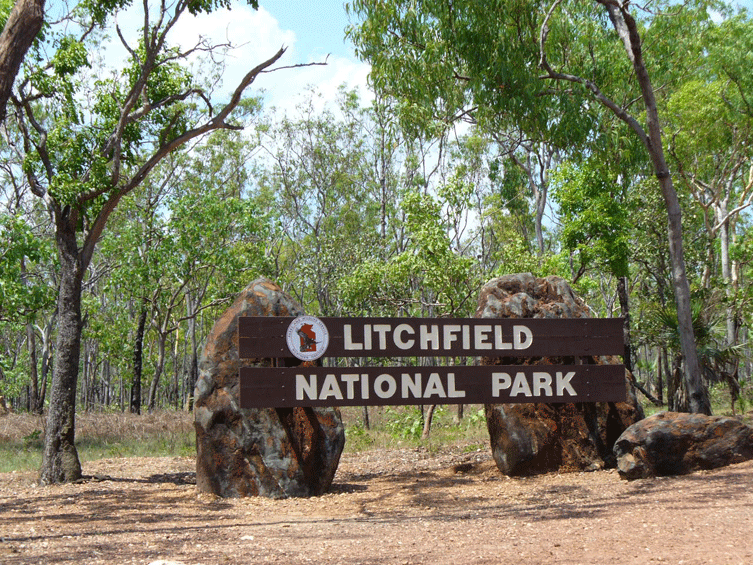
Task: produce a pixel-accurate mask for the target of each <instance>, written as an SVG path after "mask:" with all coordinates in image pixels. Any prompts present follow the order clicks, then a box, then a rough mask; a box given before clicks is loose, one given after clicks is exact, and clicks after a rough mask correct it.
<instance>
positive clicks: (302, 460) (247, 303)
mask: <svg viewBox="0 0 753 565" xmlns="http://www.w3.org/2000/svg"><path fill="white" fill-rule="evenodd" d="M302 313H303V312H302V309H301V307H300V306H299V305H298V304H297V303H296V302H295V301H294V300H293V299H292V298H291V297H290V296H289V295H287V294H286V293H284V292H282V290H281V289H280V288H279V287H278V286H277V285H276V284H274V283H273V282H271V281H269V280H267V279H263V278H262V279H257V280H255V281H254V282H252V283H251V284H250V285H249V286H248V287H246V288H245V289H244V290H243V291H242V292H241V293H240V295H239V296H238V298H237V299H236V300H235V302H234V303H233V305H232V306H231V307H230V308H229V309H228V310H227V311H226V312H225V313H224V314H223V315H222V317H221V318H220V319H219V320H218V321H217V322H216V323H215V325H214V328H212V331H211V333H210V334H209V337H208V338H207V343H206V347H205V348H204V352H203V354H202V356H201V359H200V361H199V378H198V381H197V383H196V390H195V393H194V394H195V401H194V427H195V428H196V486H197V487H198V488H199V490H201V491H204V492H208V493H213V494H216V495H218V496H222V497H240V496H257V495H258V496H267V497H270V498H284V497H301V496H315V495H320V494H323V493H325V492H327V490H328V489H329V487H330V485H331V484H332V479H333V478H334V476H335V471H336V470H337V464H338V462H339V460H340V454H341V453H342V449H343V446H344V444H345V431H344V428H343V424H342V419H341V417H340V412H339V410H337V409H335V408H286V409H275V408H262V409H243V408H240V406H239V392H240V382H239V381H240V379H239V369H240V367H241V366H270V364H271V359H243V360H241V359H239V357H238V318H239V317H241V316H298V315H301V314H302Z"/></svg>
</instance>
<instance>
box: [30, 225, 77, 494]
mask: <svg viewBox="0 0 753 565" xmlns="http://www.w3.org/2000/svg"><path fill="white" fill-rule="evenodd" d="M57 246H58V255H59V258H60V288H59V290H58V335H57V339H56V343H55V351H56V355H55V363H54V368H53V373H52V386H51V388H50V409H49V412H48V414H47V426H46V429H45V437H44V455H43V459H42V467H41V470H40V476H39V480H40V482H41V483H42V484H45V485H48V484H55V483H62V482H72V481H77V480H78V479H80V478H81V463H80V462H79V458H78V452H77V451H76V445H75V426H76V385H77V381H78V371H79V355H80V353H81V328H82V324H81V282H82V279H83V276H84V268H83V264H82V261H81V258H80V255H79V253H78V248H77V245H76V233H75V223H74V224H73V225H71V224H70V223H65V222H64V221H59V222H58V229H57Z"/></svg>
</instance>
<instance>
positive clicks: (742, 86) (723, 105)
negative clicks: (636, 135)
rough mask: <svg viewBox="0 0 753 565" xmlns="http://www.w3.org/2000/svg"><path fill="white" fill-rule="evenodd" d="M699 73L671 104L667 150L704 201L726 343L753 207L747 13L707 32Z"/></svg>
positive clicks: (752, 29) (733, 329)
mask: <svg viewBox="0 0 753 565" xmlns="http://www.w3.org/2000/svg"><path fill="white" fill-rule="evenodd" d="M705 39H706V41H704V44H705V45H706V52H707V54H706V57H704V59H703V61H702V62H703V66H702V73H699V76H697V77H694V78H693V79H692V80H689V81H687V82H686V83H684V84H683V85H681V87H680V88H678V89H677V90H676V91H675V92H673V93H672V95H671V96H670V97H669V99H668V101H667V108H668V111H667V115H668V117H669V118H670V119H669V128H668V129H669V130H670V132H671V134H672V146H671V150H670V153H671V155H672V157H673V159H674V161H675V162H676V163H677V168H678V170H679V172H680V175H681V178H682V180H683V182H684V184H685V185H686V186H687V187H688V189H689V190H690V193H691V194H692V195H693V197H694V198H695V200H696V202H697V204H698V205H699V206H700V208H701V210H702V213H703V218H704V225H705V227H706V232H707V234H708V255H709V261H708V265H707V268H706V271H705V273H704V279H703V281H704V286H705V287H709V285H710V277H711V274H712V272H713V269H714V264H715V262H716V261H715V260H714V259H715V256H716V254H717V251H716V249H717V243H718V259H719V261H718V263H719V269H720V275H721V280H722V283H723V285H724V287H725V289H726V298H727V302H728V304H727V309H726V310H727V313H726V327H727V344H728V345H730V346H734V344H735V343H736V334H737V329H738V323H739V322H738V319H739V312H737V311H736V310H737V309H736V305H735V301H736V298H735V295H736V293H737V292H738V291H739V288H740V281H739V274H738V271H739V269H738V267H737V266H736V264H735V262H734V261H733V260H732V258H731V247H732V244H733V242H734V240H735V238H736V231H737V230H736V226H737V224H738V221H739V219H740V216H741V215H742V214H743V213H744V212H745V210H746V209H748V208H749V207H750V206H751V204H753V81H751V80H750V79H749V78H748V77H747V75H748V74H749V69H750V65H751V64H753V55H751V52H752V51H753V21H751V20H750V19H749V18H748V17H747V14H745V13H742V14H739V15H737V16H735V17H732V18H729V19H727V20H725V21H722V22H721V23H719V24H718V25H716V26H714V27H713V28H712V29H710V30H709V31H708V33H707V34H706V35H705Z"/></svg>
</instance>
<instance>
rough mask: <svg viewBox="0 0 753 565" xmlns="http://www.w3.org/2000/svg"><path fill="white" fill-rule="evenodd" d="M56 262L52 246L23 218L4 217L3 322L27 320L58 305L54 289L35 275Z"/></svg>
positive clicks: (0, 231)
mask: <svg viewBox="0 0 753 565" xmlns="http://www.w3.org/2000/svg"><path fill="white" fill-rule="evenodd" d="M51 259H52V250H51V249H50V245H49V242H45V241H44V240H43V239H42V238H41V237H39V235H37V234H36V233H35V232H34V230H33V229H32V228H31V226H30V225H29V224H28V223H27V222H26V220H24V218H23V217H21V216H10V215H6V214H2V215H0V320H16V321H19V320H24V319H28V318H31V317H32V316H33V315H34V313H35V312H37V311H39V310H43V309H45V308H48V307H50V306H51V305H52V304H53V302H54V296H53V294H52V289H51V288H50V286H49V285H48V284H47V283H46V281H45V280H43V279H40V277H39V276H38V274H37V273H36V272H35V269H36V267H37V265H39V264H40V263H46V262H49V261H51Z"/></svg>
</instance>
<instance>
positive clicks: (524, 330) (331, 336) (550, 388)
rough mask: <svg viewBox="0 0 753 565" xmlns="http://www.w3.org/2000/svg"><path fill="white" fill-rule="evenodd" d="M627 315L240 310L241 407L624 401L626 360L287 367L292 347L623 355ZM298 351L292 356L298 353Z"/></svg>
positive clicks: (316, 353) (301, 355) (327, 351)
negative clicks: (329, 314) (245, 363)
mask: <svg viewBox="0 0 753 565" xmlns="http://www.w3.org/2000/svg"><path fill="white" fill-rule="evenodd" d="M622 330H623V320H622V319H619V318H609V319H597V318H569V319H560V318H557V319H538V318H537V319H529V318H525V319H477V318H472V319H436V318H315V317H313V316H299V317H297V318H280V317H242V318H239V320H238V351H239V355H240V357H241V358H249V359H254V358H256V359H258V358H275V359H278V363H277V364H278V365H286V367H279V366H278V367H267V368H261V367H248V368H242V369H241V370H240V385H241V391H240V404H241V407H242V408H263V407H275V408H286V407H295V406H378V405H407V404H413V405H416V404H497V403H509V402H622V401H624V400H625V392H626V391H625V368H624V366H623V365H532V366H518V365H507V366H501V365H494V366H442V367H369V368H361V367H348V368H330V367H303V366H301V367H290V365H291V364H294V363H290V361H291V357H295V358H297V359H298V360H302V361H314V360H316V359H319V358H320V357H403V358H404V357H417V356H418V357H466V356H471V357H476V356H483V357H497V358H499V357H575V358H577V357H582V356H598V355H621V354H622V353H623V351H624V346H623V332H622ZM292 361H295V360H294V359H293V360H292Z"/></svg>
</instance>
